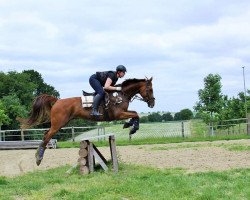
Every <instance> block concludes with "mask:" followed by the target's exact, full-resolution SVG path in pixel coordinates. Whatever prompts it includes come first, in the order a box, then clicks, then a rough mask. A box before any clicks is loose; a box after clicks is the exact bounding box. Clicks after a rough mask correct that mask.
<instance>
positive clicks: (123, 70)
mask: <svg viewBox="0 0 250 200" xmlns="http://www.w3.org/2000/svg"><path fill="white" fill-rule="evenodd" d="M116 71H117V72H118V71H121V72H124V73H125V72H127V69H126V67H124V66H123V65H118V66H117V67H116Z"/></svg>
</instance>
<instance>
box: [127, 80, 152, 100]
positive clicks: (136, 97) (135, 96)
mask: <svg viewBox="0 0 250 200" xmlns="http://www.w3.org/2000/svg"><path fill="white" fill-rule="evenodd" d="M149 85H150V81H149V80H148V79H146V97H145V98H143V97H141V96H138V95H137V94H136V95H134V96H133V97H132V98H131V97H130V96H131V95H129V96H128V97H130V98H131V100H130V102H132V101H134V100H135V99H136V100H139V101H144V102H146V103H149V102H150V101H152V100H155V98H154V97H152V98H150V97H149ZM139 91H140V90H138V91H137V92H136V93H138V92H139Z"/></svg>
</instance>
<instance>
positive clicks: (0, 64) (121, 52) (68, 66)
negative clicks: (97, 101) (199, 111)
mask: <svg viewBox="0 0 250 200" xmlns="http://www.w3.org/2000/svg"><path fill="white" fill-rule="evenodd" d="M119 64H123V65H125V66H126V67H127V69H128V73H127V74H126V76H125V78H144V77H145V76H146V77H151V76H153V87H154V94H155V98H156V105H155V107H154V108H153V109H150V108H148V107H147V105H146V104H145V103H143V102H132V104H131V106H130V109H134V110H136V111H138V112H149V111H150V112H155V111H171V112H176V111H180V110H181V109H184V108H189V109H193V106H194V105H195V102H196V101H197V100H198V94H197V92H198V90H199V89H201V88H203V83H204V82H203V79H204V77H206V76H207V75H208V74H209V73H213V74H215V73H218V74H219V75H220V76H221V77H222V85H223V88H222V92H223V94H225V95H228V96H229V97H232V96H237V94H238V93H239V92H240V91H243V90H244V85H243V75H242V71H243V70H242V67H243V66H245V75H246V87H247V89H250V80H249V78H250V1H249V0H240V1H236V0H220V1H213V0H203V1H200V0H193V1H191V0H189V1H188V0H179V1H169V0H154V1H153V0H151V1H149V0H133V1H132V0H127V1H125V0H109V1H104V0H96V1H93V0H71V1H66V0H36V1H34V0H22V1H20V0H0V71H3V72H8V71H12V70H15V71H18V72H21V71H22V70H26V69H34V70H36V71H38V72H39V73H41V74H42V76H43V78H44V80H45V82H46V83H48V84H50V85H52V86H54V87H55V89H56V90H58V91H59V93H60V95H61V98H67V97H73V96H80V95H81V90H82V89H84V90H87V91H92V89H91V87H90V86H89V83H88V79H89V76H90V75H91V74H93V73H95V72H96V71H104V70H114V69H115V67H116V66H117V65H119ZM125 78H124V79H121V80H119V82H121V81H123V80H125Z"/></svg>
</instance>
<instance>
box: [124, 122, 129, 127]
mask: <svg viewBox="0 0 250 200" xmlns="http://www.w3.org/2000/svg"><path fill="white" fill-rule="evenodd" d="M130 126H131V125H130V123H128V122H125V123H124V125H123V128H128V127H130Z"/></svg>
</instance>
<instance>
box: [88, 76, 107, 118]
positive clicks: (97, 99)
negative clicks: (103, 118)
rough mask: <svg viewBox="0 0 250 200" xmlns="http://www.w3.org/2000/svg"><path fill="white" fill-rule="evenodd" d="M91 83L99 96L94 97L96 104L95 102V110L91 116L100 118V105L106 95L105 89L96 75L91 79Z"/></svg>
mask: <svg viewBox="0 0 250 200" xmlns="http://www.w3.org/2000/svg"><path fill="white" fill-rule="evenodd" d="M89 83H90V85H91V87H92V88H93V89H94V90H95V91H96V93H97V95H96V96H95V97H94V102H93V109H92V112H91V114H90V115H93V116H100V115H102V114H100V113H99V112H98V108H99V105H100V103H101V101H102V99H103V97H104V95H105V93H104V90H103V87H102V85H101V83H100V82H99V81H98V80H97V79H96V76H95V75H92V76H91V77H90V79H89Z"/></svg>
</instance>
